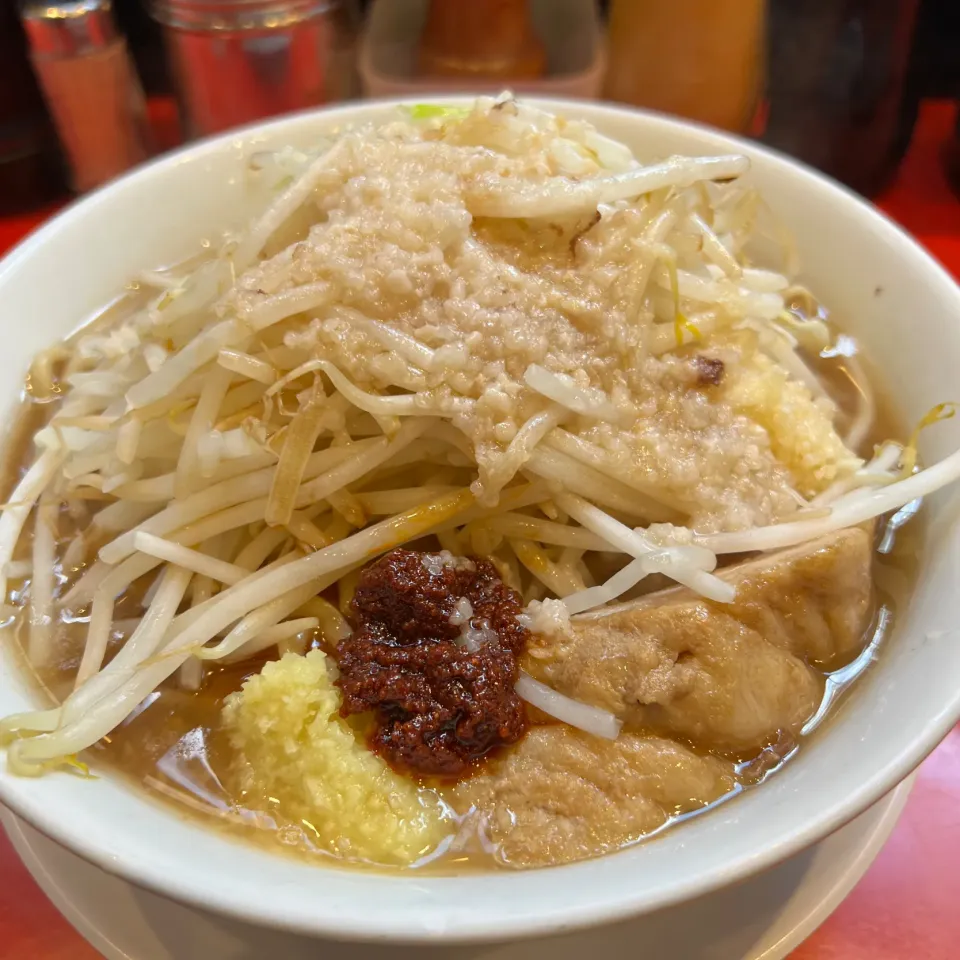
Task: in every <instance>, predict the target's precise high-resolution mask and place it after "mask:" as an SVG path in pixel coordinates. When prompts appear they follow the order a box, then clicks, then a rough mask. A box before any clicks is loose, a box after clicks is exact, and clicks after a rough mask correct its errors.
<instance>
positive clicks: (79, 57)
mask: <svg viewBox="0 0 960 960" xmlns="http://www.w3.org/2000/svg"><path fill="white" fill-rule="evenodd" d="M21 18H22V20H23V25H24V29H25V31H26V35H27V39H28V42H29V44H30V59H31V61H32V63H33V69H34V72H35V73H36V75H37V79H38V80H39V82H40V87H41V89H42V90H43V94H44V98H45V99H46V101H47V106H48V107H49V109H50V113H51V114H52V116H53V119H54V123H55V125H56V127H57V133H58V135H59V137H60V141H61V145H62V147H63V150H64V152H65V153H66V156H67V161H68V163H69V166H70V181H71V186H72V187H73V189H74V191H75V192H77V193H83V192H84V191H87V190H90V189H92V188H93V187H96V186H99V185H100V184H102V183H105V182H106V181H107V180H110V179H112V178H113V177H115V176H117V175H118V174H120V173H122V172H123V171H124V170H126V169H128V168H129V167H132V166H134V165H135V164H137V163H140V162H141V161H143V160H145V159H146V158H147V157H148V156H149V155H150V152H151V149H150V134H149V128H148V125H147V119H146V107H145V104H144V98H143V91H142V89H141V87H140V82H139V80H138V78H137V76H136V73H135V72H134V70H133V66H132V63H131V60H130V55H129V53H128V51H127V46H126V43H125V42H124V39H123V37H122V36H120V34H119V33H118V31H117V28H116V25H115V23H114V20H113V15H112V10H111V5H110V0H61V2H56V0H54V2H49V0H43V2H40V0H28V2H27V3H26V5H25V6H24V8H23V10H22V12H21Z"/></svg>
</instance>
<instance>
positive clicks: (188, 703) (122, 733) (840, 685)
mask: <svg viewBox="0 0 960 960" xmlns="http://www.w3.org/2000/svg"><path fill="white" fill-rule="evenodd" d="M840 362H842V361H838V362H837V364H835V365H833V366H834V369H832V370H831V369H829V368H830V367H831V364H830V363H822V364H821V366H822V367H825V368H827V369H823V370H821V371H818V372H821V373H822V374H824V375H825V379H827V380H828V382H830V383H831V385H832V386H836V387H837V391H838V396H839V399H840V400H841V402H842V403H844V402H847V401H852V399H853V396H852V391H851V390H850V389H844V387H843V383H844V381H846V383H847V384H848V386H849V380H848V379H847V378H846V377H845V376H844V374H843V371H842V370H841V369H839V368H838V367H839V363H840ZM49 409H50V405H49V404H41V403H37V402H35V401H31V400H30V399H29V398H27V399H26V400H25V403H24V405H23V409H22V413H21V416H20V417H19V419H18V420H17V422H16V424H15V425H14V428H13V430H12V431H11V435H10V441H9V447H8V449H9V450H10V451H12V455H10V456H9V457H8V458H7V460H6V469H5V475H4V476H3V477H2V482H3V485H4V488H5V491H6V493H7V495H9V491H10V490H11V489H12V488H13V486H14V485H15V483H16V480H17V478H18V476H19V475H21V473H22V471H23V470H24V469H25V465H26V464H27V462H28V459H29V453H30V450H31V444H30V439H31V438H32V436H33V433H34V432H35V430H36V429H37V427H38V426H39V425H40V424H41V423H42V422H43V421H44V420H45V419H46V417H47V414H48V412H49ZM903 435H904V433H903V431H902V430H901V429H899V424H897V422H896V419H895V418H894V417H893V416H892V414H891V412H890V408H889V406H887V405H886V404H884V405H882V406H881V409H880V411H879V416H878V419H877V422H876V424H875V426H874V430H873V431H872V435H871V437H870V438H869V439H868V444H866V445H865V446H867V449H872V444H873V443H874V442H878V441H880V440H883V439H887V438H890V437H896V436H903ZM97 506H98V504H97V502H96V501H92V502H90V503H89V507H90V508H91V510H93V511H95V510H96V508H97ZM905 511H906V508H905ZM902 513H904V512H902ZM904 515H905V513H904ZM59 521H60V527H59V530H60V540H61V544H62V545H63V546H64V547H65V545H66V544H67V543H68V542H69V541H70V540H71V538H72V537H73V536H75V535H76V532H77V530H78V529H79V528H81V527H82V526H83V522H84V521H83V519H82V517H81V519H80V520H78V519H77V518H76V517H75V516H73V515H72V514H71V513H70V512H69V511H68V510H67V509H66V508H64V509H63V510H62V512H61V515H60V518H59ZM891 527H892V525H891V524H887V525H886V526H885V527H884V528H883V530H882V532H881V535H880V537H879V543H878V546H879V549H878V551H877V553H876V555H875V562H874V580H875V584H876V588H877V607H878V613H877V617H876V619H875V623H874V625H873V626H872V627H871V630H870V631H869V632H868V635H867V636H866V637H865V638H864V649H865V651H867V652H865V653H864V654H863V655H861V656H859V657H857V658H855V659H854V660H853V661H852V662H850V663H832V664H828V665H824V667H823V669H824V670H825V676H826V681H827V682H826V691H827V692H826V695H825V698H824V703H823V706H822V709H821V711H820V712H819V713H818V714H817V717H816V718H815V722H811V723H810V724H808V729H809V731H810V734H811V735H812V734H813V732H814V731H816V733H817V734H819V732H820V731H821V730H822V728H823V721H824V720H826V719H828V718H829V717H830V716H832V715H833V714H834V713H835V711H836V708H837V704H838V703H839V702H840V701H841V700H843V699H844V698H845V697H846V696H847V693H848V691H849V690H850V688H851V687H852V686H853V685H854V681H855V680H856V679H857V677H858V676H859V675H860V674H861V673H862V672H863V670H865V669H866V668H867V666H868V665H869V663H870V662H871V661H872V656H871V655H870V653H871V652H873V651H874V650H875V648H876V647H877V646H878V645H879V644H881V643H882V641H883V638H884V636H885V635H886V633H887V632H888V631H889V628H890V624H891V622H892V619H893V616H894V614H895V611H896V609H897V608H898V607H899V606H900V605H902V604H903V603H905V601H906V598H907V597H908V595H909V593H910V591H911V589H912V587H913V584H914V582H915V580H916V576H917V570H918V566H919V560H918V557H919V553H920V548H921V545H922V529H923V528H922V524H920V523H917V522H906V523H905V524H904V525H902V526H901V527H900V528H899V529H891ZM894 534H895V536H894ZM31 539H32V535H28V534H27V533H25V535H24V536H23V537H22V538H21V543H20V544H19V545H18V556H25V555H26V553H27V551H28V549H29V544H30V540H31ZM60 552H61V553H62V550H61V551H60ZM651 579H653V578H651ZM655 585H657V586H659V585H662V584H655ZM145 588H146V584H143V583H138V584H135V585H134V586H133V588H131V590H129V591H128V592H127V594H126V595H124V596H123V597H121V598H120V599H119V601H118V603H117V612H116V616H117V618H125V617H126V618H130V617H133V616H135V615H137V614H138V613H139V611H140V609H141V606H140V600H141V598H142V595H143V591H144V589H145ZM28 590H29V584H28V583H26V582H23V583H14V584H13V589H12V591H11V594H12V600H13V602H14V603H22V602H23V601H24V598H25V596H26V595H27V593H28ZM332 599H335V597H334V598H332ZM86 624H87V617H86V616H81V617H79V618H78V619H75V620H73V621H70V622H67V621H65V620H61V621H60V622H59V624H58V626H57V657H56V660H55V662H54V663H52V664H51V665H49V666H48V667H45V668H43V669H39V670H35V671H33V673H34V675H35V677H36V679H37V681H38V682H39V685H40V686H41V688H42V690H43V691H44V695H45V697H46V698H47V699H51V700H53V701H59V700H61V699H62V698H63V697H65V696H66V695H67V694H68V693H69V691H70V690H71V689H72V686H73V678H74V676H75V673H76V670H77V667H78V665H79V658H80V653H81V651H82V647H83V642H84V637H85V631H86ZM18 632H19V631H17V630H16V629H13V630H7V633H8V635H9V637H10V638H11V640H10V642H13V643H15V644H16V645H18V646H20V644H21V640H20V637H19V636H18ZM122 639H123V638H122V636H121V635H119V634H116V633H115V634H114V636H113V638H112V640H111V646H110V648H109V650H108V654H107V656H108V659H109V657H110V656H112V655H113V654H114V653H115V652H116V650H117V649H118V648H119V646H120V644H121V641H122ZM20 652H21V656H22V651H20ZM22 659H23V660H24V662H26V657H25V656H22ZM264 659H265V658H261V659H255V660H249V661H245V662H243V663H241V664H237V665H229V666H224V665H213V666H210V667H208V668H207V671H206V673H205V676H204V683H203V686H202V688H201V689H200V690H199V691H197V692H189V691H185V690H182V689H180V688H179V687H177V686H176V685H175V682H173V681H169V682H167V683H165V684H164V685H163V686H161V688H160V689H158V690H157V691H155V692H154V693H153V694H151V695H150V696H149V697H148V698H147V699H146V700H145V701H144V703H143V704H141V705H140V707H138V709H137V710H136V711H135V712H134V714H133V715H132V716H131V717H130V718H128V719H127V720H126V721H124V723H123V724H121V726H120V727H118V728H117V729H116V730H114V731H113V732H112V733H111V734H110V735H109V736H108V737H105V738H104V739H103V740H102V741H101V742H100V743H98V744H97V745H96V746H95V747H93V748H92V749H91V750H89V751H88V754H87V756H86V758H85V759H87V760H88V761H89V762H90V763H91V765H92V766H93V768H94V769H96V770H98V771H99V770H108V771H109V772H110V773H111V774H112V775H119V776H120V777H122V778H124V779H126V780H127V781H129V782H130V783H131V784H134V785H136V786H137V787H140V788H144V789H145V791H146V793H147V795H148V796H150V797H151V798H153V799H155V800H160V801H163V802H165V803H166V804H168V805H169V806H171V807H172V809H174V810H176V811H177V812H179V813H180V814H183V815H189V816H193V817H200V818H201V819H202V820H203V822H204V823H206V824H208V825H210V826H213V827H216V828H219V829H223V830H225V831H227V832H228V833H229V834H232V835H236V836H238V837H243V838H244V839H247V840H254V841H256V842H260V843H266V844H268V845H269V846H270V848H271V849H274V850H277V849H279V850H283V849H287V850H291V851H293V852H298V853H307V854H312V855H314V856H317V855H319V856H323V857H328V858H329V857H330V855H329V854H326V853H325V852H323V851H318V850H317V849H315V848H310V846H309V844H308V843H305V842H304V843H301V844H299V845H298V846H289V845H288V846H283V841H282V838H280V842H278V833H277V831H276V830H275V829H270V827H271V826H274V825H273V824H272V823H265V818H264V815H263V814H262V813H254V812H252V811H248V810H245V809H244V808H243V804H242V800H240V798H238V797H235V796H232V795H231V793H230V791H229V789H228V788H227V787H226V786H225V784H226V783H229V776H228V771H229V769H230V766H231V763H232V760H233V755H232V751H231V747H230V745H229V743H228V742H227V740H226V737H225V735H224V733H223V730H222V727H221V722H220V711H221V707H222V704H223V701H224V699H225V698H226V697H227V696H228V695H229V694H230V693H232V692H234V691H236V690H238V689H239V688H240V686H241V684H242V683H243V681H244V680H245V679H246V678H247V677H249V676H250V675H252V674H254V673H256V672H258V671H259V669H260V667H261V666H262V664H263V662H264ZM806 732H807V731H806V730H805V733H806ZM806 739H807V737H806V736H804V737H803V738H802V739H801V742H800V744H798V743H796V742H793V741H791V742H789V743H780V744H775V745H773V746H771V747H768V748H767V749H766V750H764V751H762V752H761V753H760V754H759V755H757V756H750V757H736V758H734V759H736V760H738V761H740V762H739V765H738V773H739V780H740V782H739V783H738V785H737V787H736V788H735V789H734V791H733V792H732V793H731V794H729V795H728V797H726V798H723V799H728V798H729V797H731V796H734V795H735V794H737V793H739V792H741V791H742V790H743V789H744V788H746V787H749V786H751V785H753V784H756V783H759V782H761V781H762V780H764V779H765V778H766V777H767V776H769V775H770V774H771V773H773V772H775V770H776V769H778V768H779V766H781V765H782V763H783V762H784V761H785V760H786V759H788V758H789V757H790V756H792V755H793V754H794V753H795V752H796V749H798V748H799V746H800V745H802V744H803V742H805V741H806ZM691 746H693V747H695V748H696V747H697V744H691ZM727 759H731V758H729V757H728V758H727ZM441 792H442V788H441ZM714 805H715V804H713V805H711V806H714ZM705 809H709V807H707V808H705ZM700 812H702V811H696V813H693V814H686V815H683V816H679V817H674V818H672V819H671V820H668V821H667V823H666V824H665V827H667V826H670V825H671V824H673V823H675V822H678V821H680V820H685V819H687V818H688V817H690V816H693V815H696V814H698V813H700ZM657 832H658V833H659V832H660V831H657ZM337 862H338V863H341V864H343V863H344V862H343V861H339V860H338V861H337ZM344 865H347V866H351V864H344ZM495 865H496V861H495V860H494V859H493V857H492V856H491V855H490V854H489V853H484V852H478V851H476V850H473V849H471V850H470V852H464V851H462V850H461V851H459V852H457V853H449V854H445V855H443V856H440V857H438V858H436V859H429V860H428V861H427V862H425V863H424V864H422V865H421V866H420V867H419V869H426V870H429V871H431V872H442V873H453V872H459V871H463V870H465V869H471V870H472V869H481V868H484V869H489V868H491V867H493V866H495ZM354 866H355V865H354ZM378 869H382V868H378Z"/></svg>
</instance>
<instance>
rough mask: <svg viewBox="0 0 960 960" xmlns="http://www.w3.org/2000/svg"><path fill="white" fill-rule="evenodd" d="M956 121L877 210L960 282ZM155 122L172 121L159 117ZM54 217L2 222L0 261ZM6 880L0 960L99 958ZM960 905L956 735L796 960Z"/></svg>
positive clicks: (9, 857) (932, 942)
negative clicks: (949, 161)
mask: <svg viewBox="0 0 960 960" xmlns="http://www.w3.org/2000/svg"><path fill="white" fill-rule="evenodd" d="M952 118H953V110H952V108H951V106H950V105H949V104H947V103H940V102H932V103H927V104H924V106H923V109H922V111H921V115H920V121H919V124H918V127H917V131H916V135H915V137H914V142H913V144H912V146H911V150H910V153H909V155H908V156H907V158H906V160H905V162H904V164H903V166H902V168H901V170H900V172H899V174H898V177H897V180H896V182H895V183H894V184H893V185H892V186H891V187H890V189H889V190H888V191H887V192H886V193H885V194H884V195H883V196H882V197H880V198H879V200H878V205H879V206H880V207H881V208H883V209H884V210H885V211H886V212H887V213H888V214H889V215H890V216H891V217H893V218H894V219H895V220H897V221H898V222H899V223H900V224H902V226H903V227H904V228H905V229H906V230H908V231H909V232H910V233H912V234H913V235H914V236H915V237H917V239H918V240H919V241H920V242H921V243H922V244H923V245H924V246H925V247H926V248H927V249H928V250H929V251H930V252H931V253H932V254H933V255H934V256H935V257H936V258H937V259H938V260H940V262H941V263H943V264H944V265H945V266H946V267H947V268H948V269H949V270H950V271H951V272H952V273H953V275H954V276H955V277H957V278H958V280H960V200H958V199H957V198H956V197H955V196H954V195H953V194H951V192H950V189H949V186H948V184H947V180H946V177H945V175H944V171H943V166H942V164H941V162H940V155H941V150H942V147H943V145H944V144H945V143H946V142H947V140H948V139H949V136H950V130H951V124H952ZM155 119H160V120H161V122H165V121H167V120H168V117H167V116H166V115H165V113H164V111H163V110H162V109H161V115H160V117H159V118H157V117H155ZM168 129H169V128H168ZM164 139H166V138H164ZM53 212H54V208H50V209H47V210H42V211H39V212H36V213H33V214H30V215H25V216H20V217H10V218H7V219H0V254H2V253H3V252H4V251H5V250H6V249H7V248H8V247H10V246H12V245H13V244H14V243H16V242H17V241H18V240H19V239H20V238H21V237H22V236H24V235H25V234H26V233H28V232H29V231H30V230H32V229H33V228H34V227H36V226H37V225H38V224H39V223H41V222H42V221H43V220H44V219H45V218H46V217H47V216H49V215H50V214H51V213H53ZM957 321H958V322H960V317H958V318H957ZM0 878H2V888H0V957H3V958H9V960H96V958H97V957H99V954H98V953H97V952H96V951H95V950H94V949H93V948H92V947H90V946H88V945H87V943H86V942H85V941H84V940H83V939H82V938H81V937H80V936H79V934H77V933H76V932H75V931H74V929H73V928H72V927H71V926H70V925H69V924H68V923H67V921H66V920H64V919H63V918H62V917H61V916H60V914H59V913H57V911H56V909H55V908H54V907H53V905H52V904H51V903H50V902H49V901H48V900H47V898H46V897H45V896H44V895H43V893H42V892H41V891H40V889H39V887H37V885H36V884H35V883H34V882H33V879H32V878H31V877H30V875H29V874H28V873H27V871H26V869H25V868H24V867H23V865H22V864H21V863H20V861H19V859H18V858H17V855H16V853H14V851H13V848H12V847H11V846H10V843H9V841H8V840H7V839H6V837H5V836H4V835H3V834H2V832H0ZM958 904H960V726H958V727H955V728H954V730H953V731H952V732H951V733H950V735H949V736H948V737H947V739H946V740H945V741H944V742H943V743H942V744H941V745H940V746H939V747H938V748H937V750H936V751H935V752H934V753H933V754H932V755H931V756H930V757H929V758H928V759H927V761H926V762H925V763H924V764H923V766H922V767H921V768H920V771H919V775H918V777H917V781H916V785H915V787H914V789H913V793H912V795H911V797H910V800H909V802H908V804H907V808H906V811H905V812H904V815H903V818H902V819H901V820H900V823H899V824H898V825H897V828H896V830H895V831H894V833H893V836H892V837H891V838H890V841H889V843H888V844H887V845H886V847H885V848H884V850H883V851H882V853H881V854H880V856H879V857H878V858H877V860H876V862H875V863H874V864H873V866H872V867H871V868H870V870H869V871H868V873H867V875H866V876H865V877H864V878H863V880H862V881H861V882H860V884H859V885H858V886H857V888H856V889H855V890H854V891H853V893H851V894H850V896H849V897H848V898H847V899H846V900H845V901H844V903H843V904H842V905H841V906H840V908H839V909H838V910H837V911H836V913H834V914H833V916H832V917H830V919H829V920H827V922H826V923H825V924H824V925H823V926H822V927H821V928H820V929H819V930H818V931H817V932H816V933H815V934H813V936H812V937H810V939H809V940H808V941H807V942H806V943H805V944H803V946H802V947H800V948H799V949H798V950H796V951H795V952H794V953H793V954H792V955H791V960H956V958H958V957H960V909H958Z"/></svg>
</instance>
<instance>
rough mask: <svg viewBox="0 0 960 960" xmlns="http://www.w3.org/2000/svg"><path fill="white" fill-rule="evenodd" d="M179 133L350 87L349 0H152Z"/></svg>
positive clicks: (248, 118)
mask: <svg viewBox="0 0 960 960" xmlns="http://www.w3.org/2000/svg"><path fill="white" fill-rule="evenodd" d="M152 13H153V16H154V17H155V18H156V19H157V20H158V21H159V22H160V23H161V25H162V26H163V33H164V40H165V45H166V49H167V57H168V60H169V65H170V72H171V75H172V77H173V82H174V86H175V88H176V91H177V97H178V100H179V103H180V112H181V122H182V124H183V128H184V133H185V134H186V135H187V136H190V137H197V136H206V135H208V134H211V133H217V132H218V131H221V130H227V129H230V128H231V127H236V126H240V125H241V124H244V123H252V122H253V121H255V120H259V119H262V118H264V117H270V116H275V115H277V114H282V113H289V112H291V111H294V110H303V109H307V108H309V107H313V106H317V105H319V104H322V103H328V102H330V101H332V100H342V99H347V98H349V97H350V96H352V95H353V93H354V82H353V70H354V65H353V61H354V56H353V54H354V44H355V38H356V33H357V30H358V21H359V15H358V12H357V6H356V0H153V3H152Z"/></svg>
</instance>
